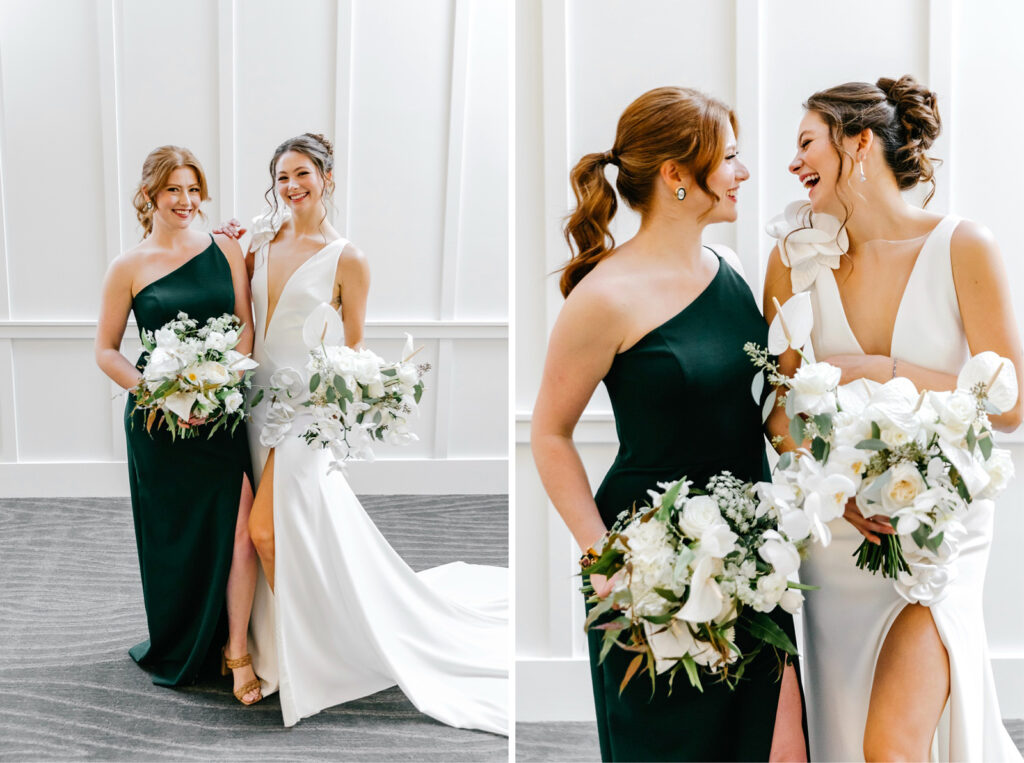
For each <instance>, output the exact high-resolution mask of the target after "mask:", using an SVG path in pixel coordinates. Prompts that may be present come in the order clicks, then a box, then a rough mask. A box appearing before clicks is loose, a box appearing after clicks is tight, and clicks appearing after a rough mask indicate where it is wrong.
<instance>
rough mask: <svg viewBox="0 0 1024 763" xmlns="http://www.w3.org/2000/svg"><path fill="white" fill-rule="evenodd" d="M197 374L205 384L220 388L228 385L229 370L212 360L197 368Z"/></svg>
mask: <svg viewBox="0 0 1024 763" xmlns="http://www.w3.org/2000/svg"><path fill="white" fill-rule="evenodd" d="M196 374H197V375H198V377H199V380H200V381H201V382H203V383H204V384H213V385H216V386H220V385H222V384H227V383H228V378H229V377H228V369H226V368H225V367H224V366H222V365H221V364H220V363H217V362H214V361H212V360H207V361H204V362H203V363H200V364H199V365H198V366H196Z"/></svg>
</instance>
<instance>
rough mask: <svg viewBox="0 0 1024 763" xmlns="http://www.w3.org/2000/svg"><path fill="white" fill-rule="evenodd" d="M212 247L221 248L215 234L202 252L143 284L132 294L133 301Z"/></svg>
mask: <svg viewBox="0 0 1024 763" xmlns="http://www.w3.org/2000/svg"><path fill="white" fill-rule="evenodd" d="M211 249H218V250H219V249H220V247H218V246H217V242H216V241H215V240H214V238H213V236H212V235H211V236H210V243H209V244H208V245H207V247H206V248H205V249H203V251H201V252H199V253H197V254H193V255H192V256H191V257H189V258H188V259H187V260H185V261H184V262H183V263H181V264H180V265H178V267H176V268H174V269H173V270H169V271H167V272H166V273H164V274H163V275H162V276H160V277H159V278H157V279H155V280H153V281H150V282H149V283H147V284H146V285H145V286H143V287H142V288H141V289H139V290H138V291H137V292H135V294H133V295H132V301H135V300H136V299H138V296H139V295H140V294H142V292H144V291H145V290H146V289H148V288H149V287H150V286H153V285H155V284H158V283H160V282H161V281H163V280H164V279H165V278H170V277H171V276H172V275H174V274H175V273H177V272H178V271H179V270H181V269H182V268H184V267H186V266H188V265H191V264H192V263H193V262H195V261H196V260H198V259H199V258H200V257H202V256H203V255H204V254H206V253H207V252H208V251H210V250H211Z"/></svg>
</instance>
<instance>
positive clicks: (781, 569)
mask: <svg viewBox="0 0 1024 763" xmlns="http://www.w3.org/2000/svg"><path fill="white" fill-rule="evenodd" d="M761 537H762V538H764V543H762V544H761V547H760V548H758V549H757V553H758V556H760V557H761V558H762V559H764V560H765V561H766V562H768V564H770V565H771V566H772V567H774V568H775V574H777V575H781V576H782V577H786V578H788V577H789V576H790V575H792V574H793V573H795V572H796V571H797V570H798V569H800V552H799V551H797V549H796V546H794V545H793V544H792V543H790V542H789V541H787V540H786V539H785V538H783V537H782V536H781V535H780V534H779V533H778V532H777V531H775V530H768V531H766V532H765V533H764V534H763V535H762V536H761Z"/></svg>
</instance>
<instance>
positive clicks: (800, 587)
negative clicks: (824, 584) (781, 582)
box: [786, 580, 818, 591]
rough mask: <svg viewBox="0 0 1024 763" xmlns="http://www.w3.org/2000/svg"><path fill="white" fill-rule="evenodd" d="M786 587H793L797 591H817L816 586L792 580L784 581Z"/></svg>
mask: <svg viewBox="0 0 1024 763" xmlns="http://www.w3.org/2000/svg"><path fill="white" fill-rule="evenodd" d="M786 588H794V589H796V590H797V591H817V590H818V586H816V585H811V584H810V583H797V582H795V581H793V580H789V581H786Z"/></svg>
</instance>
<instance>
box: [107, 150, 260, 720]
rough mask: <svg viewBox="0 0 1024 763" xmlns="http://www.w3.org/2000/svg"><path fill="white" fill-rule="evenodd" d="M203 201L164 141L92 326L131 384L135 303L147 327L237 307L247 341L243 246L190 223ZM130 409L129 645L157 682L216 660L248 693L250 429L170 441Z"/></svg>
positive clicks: (197, 180)
mask: <svg viewBox="0 0 1024 763" xmlns="http://www.w3.org/2000/svg"><path fill="white" fill-rule="evenodd" d="M207 198H208V196H207V192H206V179H205V177H204V175H203V171H202V168H201V166H200V165H199V162H198V161H197V160H196V158H195V157H194V156H193V155H192V153H191V152H190V151H188V149H183V148H179V147H176V146H163V147H161V148H158V149H156V150H154V151H153V152H152V153H150V155H149V156H148V157H147V158H146V162H145V164H144V166H143V175H142V182H141V183H140V186H139V190H138V193H137V194H136V197H135V206H136V209H137V212H138V216H139V221H140V223H141V224H142V226H143V229H144V231H145V237H144V238H143V240H142V242H141V243H140V244H139V245H138V246H136V247H135V248H134V249H132V250H131V251H129V252H126V253H125V254H123V255H121V256H120V257H118V258H117V259H116V260H114V262H113V263H111V266H110V270H109V271H108V273H107V277H106V280H105V282H104V287H103V300H102V306H101V310H100V318H99V323H98V327H97V333H96V361H97V363H98V364H99V366H100V368H101V369H103V371H104V372H105V373H106V374H107V375H108V376H110V378H111V379H113V380H114V381H115V382H116V383H117V384H119V385H120V386H121V387H123V388H124V389H126V390H131V389H133V388H134V387H135V386H136V385H137V384H138V383H139V381H140V380H141V378H142V373H141V372H142V369H144V368H145V365H146V362H147V360H148V356H147V353H145V352H143V354H142V356H141V357H140V358H139V359H138V362H137V363H135V364H134V365H133V364H132V363H131V362H130V361H129V360H128V359H127V358H125V357H124V355H122V354H121V352H120V346H121V339H122V337H123V335H124V330H125V327H126V324H127V320H128V315H129V312H134V313H135V320H136V322H137V324H138V326H139V329H140V330H141V329H148V330H150V331H156V330H157V329H159V328H160V327H161V326H163V325H164V324H165V323H167V322H168V321H170V320H173V319H174V318H175V317H176V316H177V314H178V312H179V311H183V312H186V313H188V315H189V317H191V318H194V319H195V320H196V321H198V322H199V324H200V325H202V324H203V323H205V321H206V319H207V318H210V317H216V316H220V315H223V314H224V313H234V314H235V315H237V316H238V317H239V318H241V319H242V321H243V322H244V324H245V330H244V332H243V335H242V340H241V342H240V344H239V345H238V347H237V348H236V349H238V350H239V351H240V352H244V353H248V352H249V351H250V350H251V349H252V337H253V333H252V313H251V306H250V299H249V291H248V281H247V279H246V275H245V264H244V261H243V259H242V253H241V251H240V250H239V248H238V244H237V243H235V242H234V241H233V240H231V239H229V238H227V237H226V236H219V237H217V239H216V240H215V239H214V238H213V237H211V236H209V235H208V234H204V233H199V232H198V231H193V230H191V228H190V227H189V226H190V224H191V222H192V220H193V219H194V217H195V216H196V214H197V213H198V212H199V204H200V203H201V202H202V201H204V200H205V199H207ZM133 408H134V397H133V396H132V395H131V394H129V395H128V403H127V405H126V407H125V435H126V438H127V443H128V481H129V485H130V488H131V497H132V513H133V515H134V519H135V536H136V540H137V542H138V551H139V567H140V571H141V576H142V591H143V597H144V600H145V605H146V620H147V624H148V626H149V639H148V640H146V641H143V642H142V643H141V644H137V645H136V646H134V647H132V649H131V650H130V654H131V656H132V658H133V659H134V660H135V661H136V662H138V663H139V665H141V666H142V667H144V668H145V669H146V670H148V671H149V672H150V673H151V674H152V676H153V683H155V684H158V685H161V686H177V685H180V684H190V683H194V682H195V681H196V680H197V679H198V678H199V677H200V675H201V674H203V673H204V672H206V670H207V669H210V668H214V667H216V666H217V665H218V663H221V664H222V666H223V667H231V668H232V669H233V672H234V685H235V695H236V696H237V697H238V699H239V700H240V701H241V702H243V703H244V704H252V703H253V702H255V701H257V700H259V699H260V697H261V692H260V684H259V681H258V680H257V679H256V676H255V674H254V673H253V670H252V666H251V664H249V662H248V661H247V658H248V647H247V630H248V624H249V614H250V611H251V609H252V598H253V592H254V590H255V584H256V564H257V562H256V555H255V550H254V549H253V546H252V542H251V541H250V540H249V536H248V532H247V525H248V516H249V508H250V507H251V505H252V489H251V480H252V467H251V465H250V461H249V449H248V445H247V443H246V432H245V427H244V426H239V427H238V428H237V429H236V430H235V432H234V434H231V433H229V432H228V431H227V429H221V430H219V431H218V432H217V433H216V434H215V435H214V436H213V437H212V438H209V439H208V438H207V437H206V434H205V433H201V434H199V436H197V437H194V438H189V439H182V438H178V439H177V440H172V439H171V436H170V434H169V433H168V431H167V430H166V429H165V428H162V427H155V426H154V427H153V429H152V431H151V432H147V431H146V426H145V415H144V413H143V412H142V411H139V412H137V413H134V414H133V412H132V411H133ZM189 423H190V424H191V425H193V426H202V422H201V421H198V420H193V421H191V422H189ZM222 649H223V652H222Z"/></svg>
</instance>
